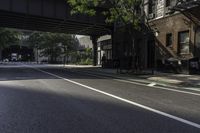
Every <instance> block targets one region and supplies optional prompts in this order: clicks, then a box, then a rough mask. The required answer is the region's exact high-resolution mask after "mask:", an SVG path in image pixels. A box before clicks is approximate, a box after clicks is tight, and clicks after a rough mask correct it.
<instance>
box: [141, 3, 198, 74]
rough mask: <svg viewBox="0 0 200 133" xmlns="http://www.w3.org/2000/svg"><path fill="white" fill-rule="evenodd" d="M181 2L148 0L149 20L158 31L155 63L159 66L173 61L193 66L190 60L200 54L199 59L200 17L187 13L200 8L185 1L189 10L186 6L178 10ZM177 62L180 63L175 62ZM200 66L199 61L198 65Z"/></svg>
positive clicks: (146, 5)
mask: <svg viewBox="0 0 200 133" xmlns="http://www.w3.org/2000/svg"><path fill="white" fill-rule="evenodd" d="M191 1H192V0H191ZM179 5H181V3H179V1H177V0H145V1H144V11H145V13H146V16H147V24H148V25H149V26H150V27H151V29H152V31H153V32H154V37H155V65H156V67H157V68H159V69H162V68H164V69H166V66H169V65H172V66H173V65H174V68H178V66H181V67H182V68H184V67H185V68H186V69H189V65H190V64H189V60H191V59H193V58H197V62H198V58H200V49H199V47H200V33H199V32H200V30H199V29H200V28H199V25H198V21H199V20H197V19H195V21H197V23H195V22H194V20H193V18H191V17H189V16H191V15H188V16H187V14H188V13H190V12H191V10H193V8H197V9H196V11H198V10H200V8H199V7H198V6H190V5H185V6H186V8H187V10H185V9H186V8H184V7H183V9H184V10H181V9H180V10H178V9H177V8H176V7H177V6H179ZM194 12H195V11H194ZM194 17H195V16H194ZM199 22H200V21H199ZM174 62H176V63H175V64H173V63H174ZM198 67H199V65H198V64H196V68H198ZM198 69H199V68H198ZM176 71H177V72H179V71H181V70H176Z"/></svg>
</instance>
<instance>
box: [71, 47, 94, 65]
mask: <svg viewBox="0 0 200 133" xmlns="http://www.w3.org/2000/svg"><path fill="white" fill-rule="evenodd" d="M74 57H76V62H75V63H76V64H79V65H92V63H93V59H92V49H91V48H85V49H84V51H81V52H79V51H78V52H76V53H75V56H74Z"/></svg>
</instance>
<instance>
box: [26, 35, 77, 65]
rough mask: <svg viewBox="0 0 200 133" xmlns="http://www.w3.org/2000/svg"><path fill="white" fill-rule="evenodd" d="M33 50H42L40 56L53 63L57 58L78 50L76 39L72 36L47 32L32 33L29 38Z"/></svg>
mask: <svg viewBox="0 0 200 133" xmlns="http://www.w3.org/2000/svg"><path fill="white" fill-rule="evenodd" d="M29 43H30V45H31V46H32V47H33V48H37V49H40V50H42V52H41V55H40V56H49V57H50V62H51V63H54V62H56V60H57V57H59V56H68V55H69V53H70V52H71V51H76V50H77V48H78V43H77V39H76V37H75V36H73V35H68V34H62V33H49V32H33V33H32V34H31V35H30V37H29Z"/></svg>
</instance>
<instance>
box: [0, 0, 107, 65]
mask: <svg viewBox="0 0 200 133" xmlns="http://www.w3.org/2000/svg"><path fill="white" fill-rule="evenodd" d="M100 10H103V8H102V7H101V8H100V7H99V8H97V15H96V16H92V17H91V16H87V15H83V14H81V15H71V13H70V11H71V10H70V6H69V5H68V4H67V2H66V0H0V27H9V28H18V29H26V30H37V31H47V32H61V33H68V34H79V35H89V36H91V39H92V41H93V51H94V54H93V55H94V65H96V64H97V62H96V60H97V38H98V37H99V36H101V35H105V34H111V27H109V26H107V25H106V23H105V18H104V16H103V15H101V14H100V13H99V12H100Z"/></svg>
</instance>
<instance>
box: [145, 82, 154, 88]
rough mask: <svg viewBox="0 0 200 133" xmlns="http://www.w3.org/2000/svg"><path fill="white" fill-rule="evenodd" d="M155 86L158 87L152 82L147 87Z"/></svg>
mask: <svg viewBox="0 0 200 133" xmlns="http://www.w3.org/2000/svg"><path fill="white" fill-rule="evenodd" d="M155 85H156V83H154V82H152V83H150V84H148V85H147V86H149V87H153V86H155Z"/></svg>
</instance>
